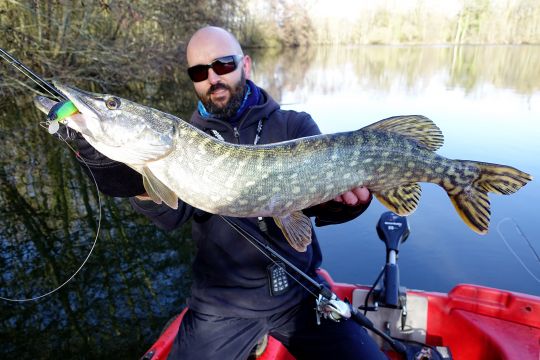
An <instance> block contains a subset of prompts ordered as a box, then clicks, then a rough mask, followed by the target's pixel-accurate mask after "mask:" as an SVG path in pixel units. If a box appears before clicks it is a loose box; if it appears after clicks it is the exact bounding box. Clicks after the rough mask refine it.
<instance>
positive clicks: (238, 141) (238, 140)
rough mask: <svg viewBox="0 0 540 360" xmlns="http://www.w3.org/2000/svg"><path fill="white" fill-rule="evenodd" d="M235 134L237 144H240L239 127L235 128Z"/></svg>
mask: <svg viewBox="0 0 540 360" xmlns="http://www.w3.org/2000/svg"><path fill="white" fill-rule="evenodd" d="M233 133H234V138H235V139H236V143H237V144H240V133H239V132H238V128H237V127H233Z"/></svg>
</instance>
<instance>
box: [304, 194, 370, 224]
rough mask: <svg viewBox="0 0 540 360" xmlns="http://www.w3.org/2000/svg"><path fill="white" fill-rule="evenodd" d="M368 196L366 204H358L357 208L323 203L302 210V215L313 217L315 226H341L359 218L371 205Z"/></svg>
mask: <svg viewBox="0 0 540 360" xmlns="http://www.w3.org/2000/svg"><path fill="white" fill-rule="evenodd" d="M372 198H373V197H372V196H370V198H369V201H368V202H367V203H366V204H360V205H357V206H350V205H345V204H342V203H340V202H337V201H333V200H331V201H327V202H325V203H322V204H319V205H315V206H312V207H310V208H308V209H304V211H303V212H304V214H305V215H306V216H309V217H315V225H316V226H319V227H321V226H326V225H335V224H342V223H344V222H347V221H351V220H353V219H356V218H357V217H358V216H360V215H361V214H362V213H363V212H364V211H366V209H367V208H368V207H369V204H371V199H372Z"/></svg>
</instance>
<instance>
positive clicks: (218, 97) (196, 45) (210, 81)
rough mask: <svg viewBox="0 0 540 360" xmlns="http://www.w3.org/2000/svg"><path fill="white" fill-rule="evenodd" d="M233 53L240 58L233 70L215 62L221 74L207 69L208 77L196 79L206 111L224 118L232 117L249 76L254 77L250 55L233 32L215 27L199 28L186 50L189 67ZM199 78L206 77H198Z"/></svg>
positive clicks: (210, 61)
mask: <svg viewBox="0 0 540 360" xmlns="http://www.w3.org/2000/svg"><path fill="white" fill-rule="evenodd" d="M232 55H236V56H239V57H241V58H239V59H237V62H236V64H237V66H236V69H235V70H234V71H231V72H229V73H223V72H224V71H223V67H219V64H214V65H215V66H218V67H216V68H217V69H219V70H218V71H219V72H220V73H222V75H218V74H216V72H215V71H214V70H213V69H212V68H208V69H207V75H208V77H207V78H206V79H204V80H202V81H195V82H193V86H194V88H195V92H196V94H197V96H198V98H199V99H200V100H201V102H202V103H203V105H204V107H205V108H206V110H208V111H209V112H211V113H213V114H215V115H217V116H218V117H221V118H228V117H230V116H233V115H234V114H235V113H236V111H237V110H238V108H239V107H240V105H241V104H242V100H243V98H244V89H245V85H246V79H250V77H251V58H250V57H249V55H243V52H242V48H241V47H240V44H239V43H238V41H237V40H236V39H235V38H234V37H233V36H232V35H231V34H230V33H228V32H227V31H225V30H223V29H221V28H216V27H206V28H202V29H200V30H198V31H197V32H196V33H195V34H194V35H193V36H192V37H191V39H190V41H189V43H188V46H187V49H186V57H187V65H188V68H189V67H193V66H196V65H207V64H212V63H213V62H214V61H215V60H216V59H222V60H223V59H224V58H226V57H228V56H232ZM242 56H243V57H242ZM221 65H222V64H221ZM205 75H206V74H205ZM199 78H204V76H198V77H196V79H199Z"/></svg>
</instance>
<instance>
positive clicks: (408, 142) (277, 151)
mask: <svg viewBox="0 0 540 360" xmlns="http://www.w3.org/2000/svg"><path fill="white" fill-rule="evenodd" d="M55 86H56V87H57V88H58V89H59V90H60V91H61V92H62V93H64V94H65V95H66V96H67V97H68V98H69V100H70V101H71V102H72V103H73V104H74V105H75V107H76V108H77V109H78V111H79V113H77V114H75V115H72V116H70V117H68V118H67V119H66V124H67V126H69V127H71V128H73V129H74V130H76V131H79V132H81V133H82V134H83V136H84V138H85V139H86V140H87V141H88V142H89V143H90V144H91V145H92V146H94V147H95V148H96V149H97V150H98V151H100V152H101V153H103V154H104V155H106V156H108V157H109V158H111V159H113V160H116V161H120V162H123V163H125V164H127V165H128V166H130V167H132V168H133V169H135V170H136V171H138V172H139V173H141V174H142V177H143V182H144V186H145V189H146V191H147V192H148V194H149V196H150V197H151V198H152V199H153V200H154V201H155V202H157V203H161V202H164V203H165V204H167V205H168V206H170V207H171V208H177V206H178V199H181V200H182V201H185V202H186V203H188V204H190V205H192V206H194V207H196V208H199V209H202V210H204V211H207V212H209V213H212V214H220V215H224V216H232V217H259V216H261V217H273V219H274V221H275V222H276V224H277V225H278V226H279V227H280V228H281V230H282V231H283V233H284V235H285V237H286V239H287V241H288V242H289V243H290V245H291V246H292V247H293V248H294V249H296V250H298V251H305V250H306V247H307V246H308V245H309V243H310V242H311V221H310V219H309V218H308V217H307V216H305V215H304V214H303V213H302V211H301V210H302V209H306V208H308V207H310V206H313V205H316V204H320V203H323V202H326V201H329V200H331V199H333V198H334V197H336V196H337V195H339V194H342V193H344V192H346V191H348V190H350V189H353V188H355V187H358V186H365V187H367V188H368V189H369V190H370V191H371V192H372V193H373V194H374V195H375V197H376V198H377V199H378V200H379V201H380V202H381V203H382V204H384V205H385V206H386V207H387V208H388V209H390V210H391V211H393V212H394V213H396V214H399V215H402V216H403V215H408V214H411V213H412V212H413V211H414V210H415V209H416V207H417V205H418V202H419V199H420V191H421V189H420V186H419V184H418V182H431V183H435V184H437V185H439V186H441V187H442V188H443V189H444V190H446V192H447V193H448V196H449V197H450V199H451V201H452V203H453V204H454V206H455V208H456V210H457V212H458V214H459V215H460V216H461V218H462V219H463V220H464V221H465V223H466V224H467V225H468V226H469V227H470V228H471V229H472V230H474V231H475V232H477V233H479V234H485V233H486V232H487V230H488V226H489V220H490V203H489V199H488V192H492V193H495V194H505V195H506V194H512V193H514V192H516V191H517V190H519V189H520V188H521V187H522V186H524V185H525V184H526V183H527V182H528V181H530V180H532V177H531V176H530V175H529V174H527V173H525V172H522V171H520V170H517V169H515V168H513V167H510V166H504V165H497V164H490V163H485V162H477V161H469V160H452V159H448V158H445V157H443V156H440V155H438V154H436V153H435V151H436V150H437V149H438V148H439V147H440V146H441V145H442V144H443V135H442V133H441V131H440V129H439V128H438V127H437V126H436V125H435V124H434V123H433V122H432V121H431V120H430V119H428V118H426V117H424V116H420V115H409V116H395V117H391V118H388V119H384V120H381V121H378V122H375V123H373V124H371V125H368V126H366V127H364V128H362V129H360V130H356V131H350V132H342V133H335V134H323V135H316V136H310V137H305V138H299V139H295V140H290V141H284V142H279V143H273V144H267V145H257V146H250V145H236V144H231V143H227V142H224V141H221V140H218V139H216V138H214V137H212V136H210V135H208V134H206V133H204V132H203V131H201V130H199V129H197V128H195V127H194V126H192V125H190V124H189V123H187V122H185V121H183V120H181V119H180V118H178V117H176V116H173V115H171V114H167V113H165V112H162V111H159V110H156V109H153V108H150V107H147V106H143V105H140V104H137V103H135V102H132V101H129V100H126V99H122V98H119V97H117V96H114V95H107V94H95V93H89V92H86V91H82V90H79V89H76V88H73V87H69V86H65V85H61V84H55ZM35 103H36V105H37V106H38V108H39V109H40V110H42V111H43V112H46V113H48V112H49V110H51V108H52V107H53V106H54V105H55V102H53V101H52V100H49V99H47V98H44V97H38V98H36V101H35ZM268 126H271V124H269V125H268Z"/></svg>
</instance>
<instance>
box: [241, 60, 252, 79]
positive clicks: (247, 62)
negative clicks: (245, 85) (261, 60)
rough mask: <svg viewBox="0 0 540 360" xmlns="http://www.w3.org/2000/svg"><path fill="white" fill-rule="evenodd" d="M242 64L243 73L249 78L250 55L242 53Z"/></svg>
mask: <svg viewBox="0 0 540 360" xmlns="http://www.w3.org/2000/svg"><path fill="white" fill-rule="evenodd" d="M242 64H243V65H242V66H243V68H244V74H246V79H249V80H251V57H250V56H249V55H244V58H243V59H242Z"/></svg>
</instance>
